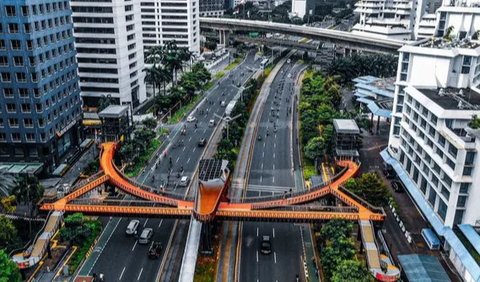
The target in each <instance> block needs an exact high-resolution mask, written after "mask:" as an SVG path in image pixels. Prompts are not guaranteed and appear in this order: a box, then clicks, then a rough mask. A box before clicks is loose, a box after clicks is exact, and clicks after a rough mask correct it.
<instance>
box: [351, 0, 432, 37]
mask: <svg viewBox="0 0 480 282" xmlns="http://www.w3.org/2000/svg"><path fill="white" fill-rule="evenodd" d="M439 3H440V0H419V1H413V0H394V1H387V0H360V1H358V2H357V3H356V4H355V6H356V8H355V13H356V14H358V16H359V22H358V23H357V24H356V25H355V26H354V27H353V32H354V33H367V34H369V35H371V36H376V37H381V38H390V39H398V40H412V39H415V31H416V30H417V29H418V26H419V22H420V21H421V20H422V19H423V17H424V16H425V15H428V14H431V13H434V12H435V10H436V8H438V6H439V5H440V4H439Z"/></svg>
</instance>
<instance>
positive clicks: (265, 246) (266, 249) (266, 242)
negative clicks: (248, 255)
mask: <svg viewBox="0 0 480 282" xmlns="http://www.w3.org/2000/svg"><path fill="white" fill-rule="evenodd" d="M260 252H261V253H262V254H264V255H268V254H270V253H272V242H271V241H270V236H262V242H261V244H260Z"/></svg>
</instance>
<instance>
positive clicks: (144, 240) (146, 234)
mask: <svg viewBox="0 0 480 282" xmlns="http://www.w3.org/2000/svg"><path fill="white" fill-rule="evenodd" d="M152 236H153V229H152V228H145V229H143V230H142V234H140V237H138V243H139V244H142V245H145V244H148V243H150V239H151V238H152Z"/></svg>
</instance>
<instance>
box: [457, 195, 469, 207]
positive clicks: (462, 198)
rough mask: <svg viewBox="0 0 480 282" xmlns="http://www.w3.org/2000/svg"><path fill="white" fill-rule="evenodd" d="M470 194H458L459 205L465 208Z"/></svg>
mask: <svg viewBox="0 0 480 282" xmlns="http://www.w3.org/2000/svg"><path fill="white" fill-rule="evenodd" d="M467 197H468V196H458V201H457V207H458V208H464V207H465V204H466V203H467Z"/></svg>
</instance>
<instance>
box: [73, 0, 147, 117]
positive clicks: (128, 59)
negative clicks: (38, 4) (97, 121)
mask: <svg viewBox="0 0 480 282" xmlns="http://www.w3.org/2000/svg"><path fill="white" fill-rule="evenodd" d="M70 3H71V5H72V10H73V24H74V37H75V47H76V49H77V61H78V72H79V76H80V89H81V95H82V99H83V102H84V106H86V107H98V105H99V103H100V99H102V98H103V97H106V96H109V97H111V98H112V99H113V100H114V101H115V103H117V104H120V105H130V106H131V107H132V108H136V107H137V106H138V105H139V104H140V103H142V102H143V101H145V99H146V90H145V82H144V79H145V72H143V71H142V70H143V68H144V59H143V43H142V35H141V28H142V27H141V19H140V1H139V0H132V1H124V0H70Z"/></svg>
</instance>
